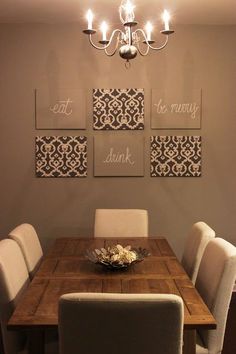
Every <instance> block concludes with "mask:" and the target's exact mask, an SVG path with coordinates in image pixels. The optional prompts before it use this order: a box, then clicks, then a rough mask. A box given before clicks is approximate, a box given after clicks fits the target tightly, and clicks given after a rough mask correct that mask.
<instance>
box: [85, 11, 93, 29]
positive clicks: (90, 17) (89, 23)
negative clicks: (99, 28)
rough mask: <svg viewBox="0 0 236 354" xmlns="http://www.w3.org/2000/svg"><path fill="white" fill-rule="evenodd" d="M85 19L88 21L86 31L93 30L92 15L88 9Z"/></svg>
mask: <svg viewBox="0 0 236 354" xmlns="http://www.w3.org/2000/svg"><path fill="white" fill-rule="evenodd" d="M86 18H87V21H88V30H92V29H93V13H92V11H91V10H90V9H89V10H88V11H87V14H86Z"/></svg>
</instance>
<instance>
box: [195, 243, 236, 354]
mask: <svg viewBox="0 0 236 354" xmlns="http://www.w3.org/2000/svg"><path fill="white" fill-rule="evenodd" d="M235 279H236V247H234V246H233V245H231V244H230V243H229V242H227V241H225V240H223V239H221V238H215V239H213V240H211V241H210V242H209V243H208V244H207V246H206V249H205V252H204V254H203V257H202V261H201V264H200V268H199V272H198V276H197V281H196V288H197V290H198V291H199V293H200V294H201V296H202V298H203V300H204V301H205V303H206V304H207V306H208V307H209V309H210V311H211V312H212V314H213V316H214V317H215V319H216V321H217V329H216V330H205V331H204V330H201V331H199V334H200V337H201V339H202V341H203V344H204V346H205V347H206V348H207V349H208V353H210V354H218V353H221V351H222V348H223V341H224V333H225V325H226V320H227V314H228V309H229V303H230V300H231V295H232V291H233V287H234V283H235ZM198 352H199V353H200V352H201V351H200V350H198ZM198 352H197V353H198Z"/></svg>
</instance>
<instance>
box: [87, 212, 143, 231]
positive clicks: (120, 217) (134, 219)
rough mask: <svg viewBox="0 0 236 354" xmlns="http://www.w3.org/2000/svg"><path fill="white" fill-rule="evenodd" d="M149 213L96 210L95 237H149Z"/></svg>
mask: <svg viewBox="0 0 236 354" xmlns="http://www.w3.org/2000/svg"><path fill="white" fill-rule="evenodd" d="M147 236H148V212H147V210H143V209H96V212H95V225H94V237H147Z"/></svg>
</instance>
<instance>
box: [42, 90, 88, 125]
mask: <svg viewBox="0 0 236 354" xmlns="http://www.w3.org/2000/svg"><path fill="white" fill-rule="evenodd" d="M36 128H37V129H85V128H86V95H85V92H84V90H82V89H55V90H52V91H50V90H43V89H40V90H36Z"/></svg>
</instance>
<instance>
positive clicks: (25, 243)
mask: <svg viewBox="0 0 236 354" xmlns="http://www.w3.org/2000/svg"><path fill="white" fill-rule="evenodd" d="M9 237H10V238H11V239H13V240H14V241H16V242H17V243H18V245H19V246H20V248H21V251H22V253H23V256H24V259H25V262H26V266H27V268H28V272H29V276H30V279H32V278H33V276H34V274H35V272H36V271H37V269H38V267H39V265H40V263H41V260H42V257H43V251H42V247H41V245H40V242H39V238H38V235H37V233H36V231H35V229H34V227H33V226H32V225H30V224H26V223H25V224H21V225H19V226H17V227H16V228H15V229H14V230H12V231H11V232H10V234H9Z"/></svg>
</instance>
